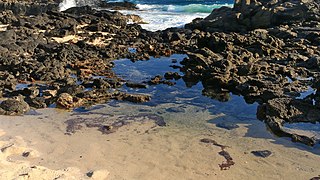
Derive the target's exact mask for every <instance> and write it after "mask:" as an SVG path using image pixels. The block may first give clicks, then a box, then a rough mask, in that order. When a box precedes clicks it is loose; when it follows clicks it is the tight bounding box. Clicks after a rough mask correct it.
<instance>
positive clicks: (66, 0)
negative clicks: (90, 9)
mask: <svg viewBox="0 0 320 180" xmlns="http://www.w3.org/2000/svg"><path fill="white" fill-rule="evenodd" d="M75 6H77V3H76V1H75V0H63V1H62V2H61V3H60V4H59V10H60V11H64V10H67V9H69V8H72V7H75Z"/></svg>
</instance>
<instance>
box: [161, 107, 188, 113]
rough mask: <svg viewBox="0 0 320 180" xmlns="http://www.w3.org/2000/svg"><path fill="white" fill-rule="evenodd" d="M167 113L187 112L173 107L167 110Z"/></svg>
mask: <svg viewBox="0 0 320 180" xmlns="http://www.w3.org/2000/svg"><path fill="white" fill-rule="evenodd" d="M166 111H167V112H174V113H184V112H186V110H185V109H184V108H182V107H171V108H168V109H166Z"/></svg>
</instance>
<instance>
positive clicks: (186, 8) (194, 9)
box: [137, 4, 232, 13]
mask: <svg viewBox="0 0 320 180" xmlns="http://www.w3.org/2000/svg"><path fill="white" fill-rule="evenodd" d="M221 6H229V7H230V6H232V4H212V5H206V4H188V5H147V4H138V5H137V7H138V8H139V9H140V10H158V11H168V12H177V13H179V12H185V13H211V11H212V10H213V9H216V8H219V7H221Z"/></svg>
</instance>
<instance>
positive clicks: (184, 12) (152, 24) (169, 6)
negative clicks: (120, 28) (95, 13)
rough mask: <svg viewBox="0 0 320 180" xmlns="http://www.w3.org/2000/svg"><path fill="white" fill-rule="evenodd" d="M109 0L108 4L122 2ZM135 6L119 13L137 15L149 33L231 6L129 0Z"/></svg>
mask: <svg viewBox="0 0 320 180" xmlns="http://www.w3.org/2000/svg"><path fill="white" fill-rule="evenodd" d="M78 1H79V0H64V1H63V2H62V3H61V4H60V10H61V11H63V10H66V9H67V8H70V7H73V6H76V5H77V4H79V2H78ZM122 1H123V0H111V1H109V2H122ZM129 1H130V2H133V3H135V4H137V7H138V8H139V10H137V11H121V12H122V13H124V14H136V15H139V16H140V17H141V18H142V19H143V20H144V22H146V24H142V25H141V26H142V27H143V28H144V29H147V30H150V31H157V30H164V29H167V28H170V27H183V26H184V25H185V24H187V23H190V22H191V21H192V20H193V19H195V18H204V17H206V16H208V15H209V14H210V13H211V12H212V10H213V9H215V8H220V7H222V6H229V7H231V6H232V5H233V1H231V0H129ZM86 3H87V4H89V5H90V4H92V3H91V1H90V0H81V3H80V4H81V5H84V4H86Z"/></svg>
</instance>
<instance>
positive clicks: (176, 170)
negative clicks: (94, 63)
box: [0, 103, 320, 179]
mask: <svg viewBox="0 0 320 180" xmlns="http://www.w3.org/2000/svg"><path fill="white" fill-rule="evenodd" d="M119 106H120V107H112V106H108V105H105V106H104V107H99V108H98V109H97V110H93V111H90V113H87V112H86V113H76V112H74V113H72V112H66V111H59V110H56V109H44V110H37V111H36V113H37V115H25V116H18V117H7V116H1V123H0V129H1V141H0V142H1V154H0V155H1V156H0V158H1V161H0V162H1V164H0V166H1V171H0V172H1V173H0V174H1V175H0V177H1V179H39V178H42V179H310V178H312V177H316V176H318V175H319V174H320V170H319V169H318V162H319V160H320V157H319V153H320V151H319V150H318V149H313V150H311V151H310V148H308V147H306V146H302V145H297V144H294V143H291V142H290V141H288V140H287V139H281V138H280V139H279V138H276V137H273V136H272V135H270V134H269V133H268V132H267V131H266V130H265V127H264V125H263V123H262V122H259V121H256V122H254V123H252V121H248V124H246V123H244V124H241V125H240V127H239V128H237V129H234V130H230V131H229V130H225V129H222V128H217V127H216V126H215V125H213V124H209V123H207V120H208V119H212V118H215V117H219V118H221V117H223V118H229V119H230V118H232V117H227V116H224V115H221V114H218V115H212V114H210V113H209V112H208V111H206V110H204V109H202V108H200V107H197V106H187V107H185V109H186V112H183V113H182V112H180V113H167V112H166V111H165V109H167V108H168V107H174V106H176V105H174V104H163V105H160V106H157V107H149V106H143V105H135V106H133V105H127V104H124V103H123V104H119ZM141 109H143V110H144V111H147V112H148V113H150V114H154V113H155V114H160V116H161V117H164V119H165V121H166V122H167V123H168V126H167V127H158V126H156V125H155V123H154V121H152V119H150V120H148V119H144V120H142V121H140V120H139V121H137V122H134V121H135V120H134V119H133V118H132V123H130V124H128V125H126V126H123V127H120V128H119V129H118V130H117V131H116V132H114V133H111V134H102V133H101V132H99V131H98V130H97V129H96V128H88V127H84V128H82V129H80V130H77V131H76V132H75V133H74V134H72V135H66V134H65V132H66V128H67V125H66V123H65V122H66V120H68V119H72V118H74V117H77V118H79V117H81V118H85V119H92V118H97V117H107V118H108V119H109V120H110V122H111V121H116V120H117V119H119V118H121V117H124V116H126V117H129V118H130V117H134V116H133V115H136V114H139V110H140V111H141ZM134 118H138V117H134ZM250 122H251V123H250ZM253 131H254V132H253ZM254 134H255V135H254ZM259 135H261V136H259ZM203 138H209V139H213V140H215V141H216V142H218V143H219V144H223V145H225V146H228V147H227V148H226V151H227V152H229V154H230V155H231V157H232V158H233V160H234V162H235V164H234V165H233V166H231V167H230V169H227V170H221V169H220V167H219V164H221V163H222V162H224V161H225V159H224V158H223V157H222V156H220V155H219V154H218V153H219V152H220V151H221V148H220V147H218V146H214V145H211V144H205V143H202V142H200V140H201V139H203ZM254 150H270V151H271V152H272V155H271V156H269V157H267V158H262V157H256V156H254V155H253V154H252V153H251V151H254ZM308 151H309V152H308ZM312 151H313V152H312ZM26 153H27V154H28V156H26ZM24 156H26V157H24ZM89 176H91V177H89Z"/></svg>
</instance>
